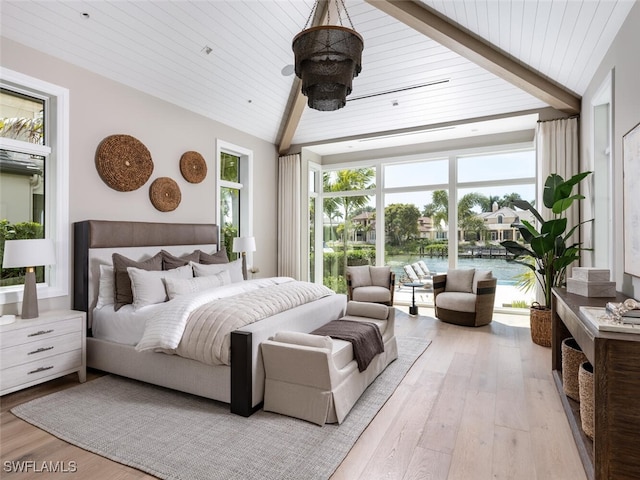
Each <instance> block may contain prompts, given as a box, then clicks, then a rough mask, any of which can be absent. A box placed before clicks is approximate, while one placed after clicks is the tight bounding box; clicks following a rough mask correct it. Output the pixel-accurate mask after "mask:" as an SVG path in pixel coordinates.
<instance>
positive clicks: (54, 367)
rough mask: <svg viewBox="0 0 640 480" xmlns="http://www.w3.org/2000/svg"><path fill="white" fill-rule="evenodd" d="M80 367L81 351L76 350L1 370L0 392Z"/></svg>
mask: <svg viewBox="0 0 640 480" xmlns="http://www.w3.org/2000/svg"><path fill="white" fill-rule="evenodd" d="M81 365H82V349H78V350H73V351H71V352H67V353H62V354H60V355H54V356H52V357H48V358H43V359H41V360H38V361H35V362H29V363H24V364H22V365H18V366H15V367H12V368H7V369H3V370H2V375H1V376H0V391H4V390H7V389H10V388H11V387H14V386H16V385H21V384H27V383H30V382H35V381H36V380H39V379H41V378H46V377H49V376H56V375H57V374H59V373H61V372H65V371H67V370H73V369H77V368H78V367H80V366H81Z"/></svg>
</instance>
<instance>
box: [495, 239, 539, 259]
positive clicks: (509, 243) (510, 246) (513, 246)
mask: <svg viewBox="0 0 640 480" xmlns="http://www.w3.org/2000/svg"><path fill="white" fill-rule="evenodd" d="M500 245H502V246H503V247H504V248H506V249H507V251H508V252H509V253H511V254H513V255H515V256H516V257H521V256H529V257H534V258H535V254H534V253H533V252H532V251H531V250H529V249H528V248H526V247H525V246H523V245H522V244H521V243H518V242H514V241H513V240H505V241H504V242H501V243H500Z"/></svg>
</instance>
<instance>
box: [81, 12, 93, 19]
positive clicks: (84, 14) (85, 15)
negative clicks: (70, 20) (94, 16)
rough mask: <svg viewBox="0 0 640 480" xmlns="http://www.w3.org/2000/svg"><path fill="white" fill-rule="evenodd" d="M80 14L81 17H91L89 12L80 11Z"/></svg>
mask: <svg viewBox="0 0 640 480" xmlns="http://www.w3.org/2000/svg"><path fill="white" fill-rule="evenodd" d="M80 16H81V17H82V18H86V19H89V18H91V15H89V13H88V12H82V13H81V14H80Z"/></svg>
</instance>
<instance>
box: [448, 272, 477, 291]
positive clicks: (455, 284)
mask: <svg viewBox="0 0 640 480" xmlns="http://www.w3.org/2000/svg"><path fill="white" fill-rule="evenodd" d="M475 273H476V269H475V268H469V269H464V268H456V269H451V270H449V271H448V272H447V283H446V285H445V287H444V291H445V292H466V293H471V290H472V288H473V275H474V274H475Z"/></svg>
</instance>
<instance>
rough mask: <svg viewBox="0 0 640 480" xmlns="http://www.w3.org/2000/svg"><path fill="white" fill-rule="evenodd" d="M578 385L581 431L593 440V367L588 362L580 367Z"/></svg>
mask: <svg viewBox="0 0 640 480" xmlns="http://www.w3.org/2000/svg"><path fill="white" fill-rule="evenodd" d="M578 384H579V385H580V420H581V422H582V430H584V433H585V434H586V435H587V437H589V438H590V439H592V440H593V422H594V415H593V366H592V365H591V364H590V363H589V362H583V363H582V364H581V365H580V370H579V373H578Z"/></svg>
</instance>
